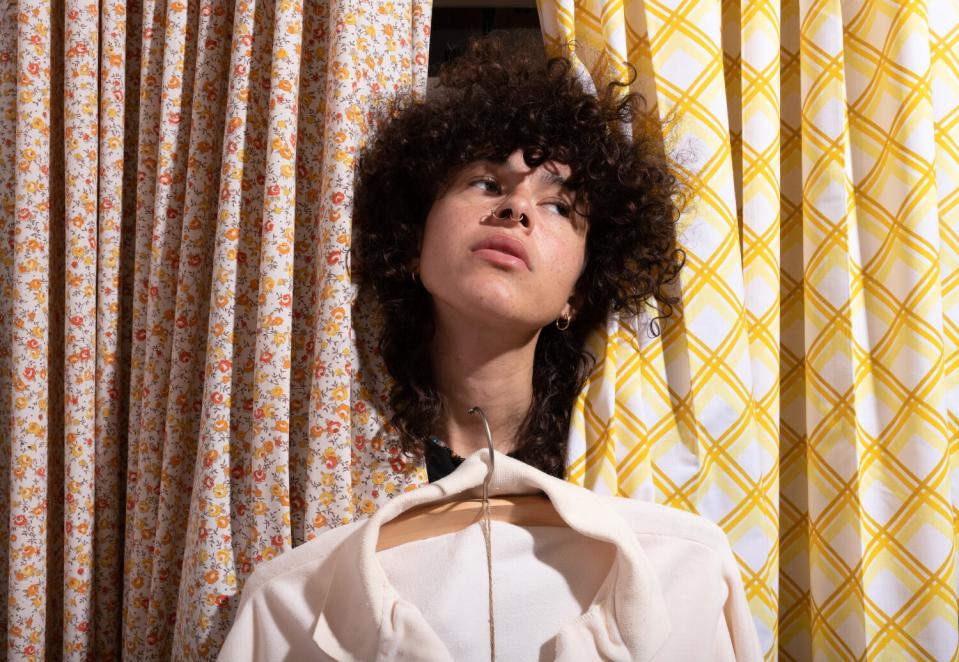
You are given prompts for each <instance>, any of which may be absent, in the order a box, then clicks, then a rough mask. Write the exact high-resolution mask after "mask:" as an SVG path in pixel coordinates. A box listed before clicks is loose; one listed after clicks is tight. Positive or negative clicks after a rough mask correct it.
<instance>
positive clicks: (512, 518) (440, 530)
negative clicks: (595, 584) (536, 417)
mask: <svg viewBox="0 0 959 662" xmlns="http://www.w3.org/2000/svg"><path fill="white" fill-rule="evenodd" d="M469 413H470V414H479V416H480V418H481V419H482V421H483V427H484V428H485V430H486V443H487V445H488V447H489V454H490V463H489V469H488V470H487V472H486V479H485V480H484V481H483V498H482V499H459V500H456V499H454V500H447V501H441V502H438V503H428V504H426V505H424V506H420V507H419V508H412V509H410V510H408V511H406V512H405V513H402V514H401V515H399V516H397V517H395V518H393V519H392V520H390V521H389V522H387V523H386V524H384V525H383V526H382V527H380V537H379V540H378V541H377V543H376V551H382V550H384V549H390V548H391V547H396V546H397V545H402V544H404V543H408V542H413V541H415V540H425V539H426V538H432V537H435V536H441V535H443V534H446V533H455V532H456V531H461V530H463V529H465V528H466V527H468V526H470V525H472V524H476V523H478V522H479V521H480V520H481V519H482V518H483V510H484V505H486V504H488V507H489V516H490V519H491V520H496V521H498V522H507V523H509V524H515V525H516V526H564V527H565V526H568V524H566V522H565V521H564V520H563V518H562V517H560V516H559V513H557V512H556V509H555V508H554V507H553V504H552V503H551V502H550V500H549V499H547V498H546V497H545V496H543V495H541V494H527V495H513V496H503V497H494V498H492V499H491V498H489V484H490V481H492V480H493V471H494V463H495V461H494V453H493V434H492V432H490V428H489V423H488V422H487V421H486V416H485V415H484V414H483V411H482V410H481V409H480V408H479V407H473V408H472V409H470V410H469Z"/></svg>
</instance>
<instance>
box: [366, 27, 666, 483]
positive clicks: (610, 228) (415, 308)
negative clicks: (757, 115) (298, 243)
mask: <svg viewBox="0 0 959 662" xmlns="http://www.w3.org/2000/svg"><path fill="white" fill-rule="evenodd" d="M651 124H652V122H651V118H650V117H649V116H648V114H647V111H646V110H645V106H644V102H643V99H642V98H641V97H640V96H639V95H637V94H631V93H629V92H628V89H626V86H624V85H621V84H617V83H611V84H609V85H607V86H606V87H605V89H604V90H603V91H602V92H601V93H600V94H598V95H597V94H595V93H593V91H592V90H591V89H589V88H588V87H587V86H586V85H584V84H583V82H582V80H580V79H579V78H578V77H577V75H576V74H575V72H574V70H573V66H572V64H571V63H570V61H569V60H567V59H563V58H557V59H552V60H550V61H549V62H548V63H547V64H546V66H542V63H541V62H539V63H538V62H536V61H535V60H534V59H533V58H531V57H528V56H522V55H519V54H516V53H513V52H507V51H506V49H505V47H504V45H503V44H502V43H499V42H497V41H496V40H495V39H485V40H476V41H473V42H471V44H470V45H469V47H468V48H467V51H466V53H465V54H464V55H463V56H461V57H460V58H458V59H457V60H455V61H454V62H453V63H452V64H448V65H446V66H444V68H443V70H442V72H441V77H440V84H439V86H438V88H437V90H436V91H435V93H434V94H431V95H430V96H428V97H427V99H426V100H425V102H411V101H408V100H407V101H401V102H399V103H397V104H394V106H392V107H391V108H390V110H389V112H387V113H385V114H384V118H383V121H382V122H381V126H380V128H379V131H378V133H377V134H376V137H375V139H373V140H372V142H371V143H370V144H369V145H368V146H367V148H366V149H365V150H364V152H363V154H362V155H361V157H360V159H359V161H358V167H357V171H356V183H355V199H354V207H353V228H354V236H353V248H352V277H353V278H354V280H355V281H357V282H358V283H359V284H360V288H361V291H365V292H368V293H369V294H368V295H366V298H367V299H368V300H372V301H374V302H375V303H376V305H377V306H378V307H379V309H380V311H381V313H382V318H383V323H382V326H381V334H380V338H379V348H380V352H381V355H382V357H383V359H384V362H385V365H386V369H387V371H388V373H389V375H390V377H391V378H392V380H393V385H392V387H391V390H390V393H389V404H390V406H391V409H392V417H393V418H392V423H393V425H394V427H395V428H396V429H397V431H398V433H399V436H400V444H401V446H402V448H403V450H404V451H405V452H406V453H407V455H410V456H413V457H416V458H423V457H425V460H426V464H427V468H428V470H429V478H430V480H431V481H432V480H436V479H437V478H441V477H443V476H444V475H446V474H448V473H449V472H450V471H452V470H453V468H454V467H455V466H456V465H457V464H458V463H459V462H460V461H461V460H462V458H463V457H465V456H467V455H469V454H470V453H472V452H473V451H475V450H477V449H480V448H483V447H485V445H486V437H485V434H484V431H483V428H482V426H481V423H480V422H479V420H478V419H477V418H476V417H473V416H470V415H469V414H468V413H467V412H468V410H469V409H470V408H471V407H473V406H476V405H480V406H482V408H483V410H484V411H485V413H486V415H487V417H488V419H489V424H490V427H491V429H492V432H493V438H494V439H495V440H496V448H497V450H500V451H502V452H505V453H509V454H510V455H512V456H513V457H515V458H517V459H519V460H521V461H523V462H525V463H527V464H529V465H531V466H533V467H535V468H537V469H539V470H541V471H544V472H545V473H548V474H550V475H553V476H561V475H562V473H563V470H564V459H565V453H566V438H567V434H568V428H569V421H570V412H571V409H572V406H573V402H574V399H575V398H576V396H577V393H578V392H579V390H580V389H581V387H582V386H583V384H584V382H585V379H586V378H587V376H588V374H589V371H590V369H591V367H592V365H593V357H591V356H590V355H589V354H588V353H587V352H586V351H585V349H584V342H585V339H586V336H587V334H588V333H589V331H590V330H591V329H593V328H594V327H595V326H596V325H599V324H602V323H603V322H604V321H605V320H606V319H607V317H608V316H609V315H610V314H611V313H619V314H624V315H632V316H643V319H646V320H647V323H648V324H649V325H650V329H651V330H652V331H653V332H656V330H657V329H658V326H657V324H658V321H659V320H661V319H663V318H665V317H668V316H669V315H670V313H671V311H672V310H673V309H674V307H675V305H676V304H677V302H678V299H677V297H676V295H675V293H674V292H673V290H672V289H671V284H672V283H673V282H674V280H675V279H676V277H677V275H678V273H679V271H680V268H681V266H682V263H683V253H682V251H681V250H680V249H679V247H678V246H677V237H676V234H677V233H676V227H677V221H678V219H679V214H680V208H679V206H678V200H680V199H681V197H682V193H683V191H682V188H681V186H680V182H679V180H678V178H677V176H676V173H675V171H674V169H673V168H672V167H671V165H670V163H669V161H668V159H667V157H666V155H665V153H664V149H663V144H662V139H661V137H660V136H658V135H657V134H656V133H655V132H654V131H650V130H647V129H646V127H648V126H650V125H651ZM627 127H631V129H632V130H631V131H630V130H627Z"/></svg>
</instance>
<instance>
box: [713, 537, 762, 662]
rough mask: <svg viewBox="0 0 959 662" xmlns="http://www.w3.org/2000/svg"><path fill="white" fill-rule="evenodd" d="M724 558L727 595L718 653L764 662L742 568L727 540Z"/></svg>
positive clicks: (718, 632) (740, 659)
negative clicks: (740, 568)
mask: <svg viewBox="0 0 959 662" xmlns="http://www.w3.org/2000/svg"><path fill="white" fill-rule="evenodd" d="M722 554H723V563H722V566H723V580H724V582H725V584H726V589H727V593H726V602H725V604H724V605H723V611H722V615H721V617H720V618H721V619H722V621H723V623H720V627H718V628H717V641H716V650H717V652H718V651H729V650H730V649H731V650H732V659H733V660H736V661H737V662H761V661H762V660H763V653H762V648H761V647H760V645H759V635H758V634H757V632H756V623H755V622H754V621H753V617H752V614H751V613H750V611H749V602H748V601H747V600H746V591H745V589H744V588H743V580H742V575H741V574H740V570H739V564H738V563H737V562H736V557H735V556H734V555H733V551H732V549H731V548H730V546H729V542H728V541H725V540H724V544H723V551H722ZM716 659H722V657H721V656H719V655H717V658H716Z"/></svg>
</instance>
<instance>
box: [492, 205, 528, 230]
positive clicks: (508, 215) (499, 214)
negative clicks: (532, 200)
mask: <svg viewBox="0 0 959 662" xmlns="http://www.w3.org/2000/svg"><path fill="white" fill-rule="evenodd" d="M489 213H490V215H491V216H493V217H494V218H498V219H500V220H502V221H517V222H518V223H519V224H520V225H522V226H523V227H524V228H525V227H527V226H528V225H529V217H528V216H527V215H526V214H524V213H522V212H520V215H519V218H516V217H515V216H513V208H512V207H502V208H500V209H490V210H489Z"/></svg>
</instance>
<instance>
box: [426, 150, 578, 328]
mask: <svg viewBox="0 0 959 662" xmlns="http://www.w3.org/2000/svg"><path fill="white" fill-rule="evenodd" d="M569 172H570V170H569V167H567V166H565V165H562V164H555V163H546V164H543V165H541V166H538V167H537V168H535V169H531V168H530V167H529V166H527V165H526V163H525V162H524V161H523V155H522V152H520V151H516V152H513V154H511V155H510V157H509V158H508V159H507V161H506V162H505V163H493V162H486V161H480V162H475V163H471V164H469V165H467V166H466V167H464V168H463V169H461V170H460V171H458V172H457V173H455V174H454V175H453V177H452V179H451V180H450V182H449V183H448V185H447V187H446V188H445V189H444V190H443V192H442V193H441V194H440V196H439V197H438V198H437V200H436V201H435V202H434V203H433V207H432V208H431V210H430V213H429V215H428V216H427V219H426V226H425V229H424V232H423V240H422V247H421V253H420V262H419V272H420V278H421V280H422V282H423V285H424V287H425V288H426V289H427V290H428V291H429V293H430V294H431V295H432V298H433V302H434V306H435V308H436V312H437V314H439V315H441V316H445V315H448V314H452V315H454V316H456V317H464V318H466V319H475V320H476V321H477V323H481V324H483V325H490V324H491V323H494V325H502V326H507V327H509V328H511V329H512V330H515V331H525V332H527V333H535V332H536V331H538V330H539V329H540V328H542V327H543V326H546V325H547V324H551V323H552V322H553V321H555V320H556V319H557V318H558V317H560V315H561V314H564V313H565V314H567V315H568V314H574V313H575V311H574V310H573V309H572V302H571V298H572V296H573V293H574V288H575V285H576V280H577V279H578V278H579V276H580V274H581V273H582V270H583V263H584V259H585V251H586V230H587V227H586V221H585V219H583V218H582V217H580V216H577V215H576V214H575V212H573V211H572V207H573V196H572V194H571V193H570V192H569V191H568V190H566V189H564V188H563V187H562V185H561V183H560V180H562V179H564V178H566V177H568V176H569ZM507 208H509V209H510V210H511V212H512V217H513V218H512V219H510V218H497V217H496V216H494V215H493V214H492V213H491V211H490V210H491V209H493V210H498V211H500V212H501V214H502V215H504V216H505V215H507V214H505V213H503V212H504V210H505V209H507ZM521 214H525V216H526V219H527V220H526V222H525V223H521V222H519V220H518V219H519V218H520V215H521ZM496 235H505V236H508V237H510V238H513V239H515V240H517V241H519V242H521V243H522V245H523V247H524V248H525V250H526V252H527V254H528V256H529V266H527V265H525V264H522V263H521V261H520V260H517V259H511V258H509V257H508V256H503V255H502V254H497V253H496V252H495V251H492V252H490V251H476V250H472V249H473V248H474V247H475V246H476V244H477V243H478V242H480V241H483V240H484V239H488V238H490V237H491V236H496ZM496 322H498V323H499V324H495V323H496Z"/></svg>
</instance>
